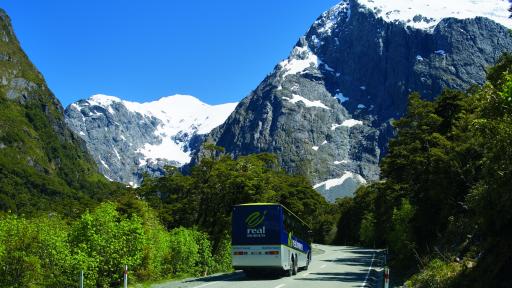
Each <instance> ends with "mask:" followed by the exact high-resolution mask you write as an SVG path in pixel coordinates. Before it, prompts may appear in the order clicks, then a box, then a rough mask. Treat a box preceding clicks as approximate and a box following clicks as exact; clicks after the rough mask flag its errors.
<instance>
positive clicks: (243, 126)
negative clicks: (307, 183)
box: [199, 0, 512, 201]
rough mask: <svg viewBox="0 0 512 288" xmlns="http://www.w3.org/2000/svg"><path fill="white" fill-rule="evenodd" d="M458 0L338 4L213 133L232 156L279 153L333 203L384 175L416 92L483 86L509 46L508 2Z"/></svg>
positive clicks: (287, 165)
mask: <svg viewBox="0 0 512 288" xmlns="http://www.w3.org/2000/svg"><path fill="white" fill-rule="evenodd" d="M452 2H453V3H452ZM452 2H446V1H437V0H436V1H419V0H418V1H416V0H409V1H406V0H399V1H384V0H374V1H371V0H348V1H342V2H340V3H339V4H337V5H335V6H334V7H332V8H331V9H329V10H328V11H326V12H324V13H322V15H320V17H319V18H318V19H317V20H316V21H315V22H314V23H313V25H312V26H311V28H310V29H309V30H308V32H307V33H306V34H305V35H304V36H303V37H301V38H300V39H299V40H298V42H297V43H296V45H295V46H294V47H293V49H292V51H291V53H290V55H289V56H288V58H286V59H285V60H283V61H282V62H280V63H279V64H278V65H277V66H276V67H275V68H274V71H273V72H272V73H271V74H270V75H269V76H267V77H266V78H265V79H264V80H263V81H262V82H261V84H260V85H259V86H258V87H257V88H256V89H255V90H254V91H253V92H252V93H251V94H250V95H248V96H247V97H246V98H245V99H244V100H242V101H241V103H240V105H239V106H238V107H237V109H235V111H234V113H233V114H232V115H231V116H230V117H229V118H228V119H227V121H226V122H225V123H224V124H223V125H221V126H219V127H218V128H216V129H214V130H212V132H211V133H210V134H209V135H208V141H211V142H213V143H215V144H217V145H219V146H223V147H225V148H226V151H227V152H228V153H231V154H233V155H235V156H237V155H244V154H249V153H255V152H270V153H275V154H277V155H278V156H279V160H280V162H281V165H282V166H283V167H285V169H287V170H288V171H289V172H292V173H300V174H304V175H306V176H307V177H308V178H309V179H310V180H311V182H312V184H313V185H314V186H315V188H316V189H317V190H319V191H320V192H321V193H322V194H324V196H326V197H327V198H328V199H329V200H331V201H333V200H334V199H336V198H337V197H340V196H343V195H350V194H351V193H352V192H353V191H354V190H355V189H356V188H357V186H358V185H360V184H362V183H365V182H368V181H375V180H378V178H379V170H378V162H379V160H380V157H381V156H382V155H383V153H385V151H386V149H387V148H386V147H387V143H388V140H389V138H390V137H392V135H393V128H392V125H391V122H392V121H393V119H397V118H399V117H400V116H401V115H403V113H404V112H405V109H406V106H407V98H408V95H409V94H410V93H411V92H413V91H419V92H420V93H421V94H422V95H423V97H424V98H426V99H432V98H433V97H435V96H436V95H438V94H439V93H440V92H441V90H442V89H444V88H452V89H466V88H468V87H470V86H471V85H473V84H482V83H483V81H484V80H485V68H486V67H488V66H491V65H492V64H494V63H495V61H496V60H497V58H498V57H499V56H500V55H501V53H502V52H505V51H512V38H511V36H510V34H509V33H508V29H507V28H506V27H505V26H503V25H501V24H505V25H507V26H508V27H511V26H510V23H512V22H510V21H511V20H510V19H508V12H507V8H508V2H507V1H501V0H491V1H488V2H487V1H471V0H463V1H452ZM409 8H411V9H409ZM413 8H414V9H413ZM457 9H458V10H457ZM500 9H502V10H501V12H499V11H500ZM434 16H435V17H434ZM479 16H481V17H479ZM499 23H501V24H499ZM496 39H499V41H496ZM199 155H200V154H199Z"/></svg>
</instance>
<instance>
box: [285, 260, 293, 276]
mask: <svg viewBox="0 0 512 288" xmlns="http://www.w3.org/2000/svg"><path fill="white" fill-rule="evenodd" d="M293 262H294V261H293V255H292V257H291V258H290V263H289V264H290V265H289V269H288V271H286V272H287V275H288V277H292V276H293Z"/></svg>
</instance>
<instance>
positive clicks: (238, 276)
mask: <svg viewBox="0 0 512 288" xmlns="http://www.w3.org/2000/svg"><path fill="white" fill-rule="evenodd" d="M235 278H240V275H235V276H232V277H228V278H224V279H222V280H220V281H213V282H208V283H204V284H201V285H199V286H194V287H192V288H201V287H205V286H208V285H211V284H215V283H219V282H221V281H226V280H231V279H235Z"/></svg>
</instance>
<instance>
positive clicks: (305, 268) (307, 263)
mask: <svg viewBox="0 0 512 288" xmlns="http://www.w3.org/2000/svg"><path fill="white" fill-rule="evenodd" d="M310 263H311V252H309V253H308V258H307V260H306V266H304V271H307V270H308V268H309V264H310Z"/></svg>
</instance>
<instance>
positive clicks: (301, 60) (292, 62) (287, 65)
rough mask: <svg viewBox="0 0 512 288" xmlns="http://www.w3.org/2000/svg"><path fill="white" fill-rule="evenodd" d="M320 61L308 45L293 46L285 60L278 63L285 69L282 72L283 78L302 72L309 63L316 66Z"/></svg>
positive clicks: (309, 65)
mask: <svg viewBox="0 0 512 288" xmlns="http://www.w3.org/2000/svg"><path fill="white" fill-rule="evenodd" d="M321 63H322V61H321V60H320V59H318V57H317V56H316V55H315V54H314V53H313V52H312V51H311V50H310V49H309V47H308V46H306V47H299V46H295V48H293V51H292V53H291V55H290V57H288V59H287V60H283V61H281V63H279V65H280V66H281V68H282V70H284V71H286V72H285V73H284V74H283V79H284V78H285V77H286V76H288V75H293V74H297V73H299V72H303V71H304V70H306V69H307V68H309V67H311V65H313V67H315V68H318V65H320V64H321Z"/></svg>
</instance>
